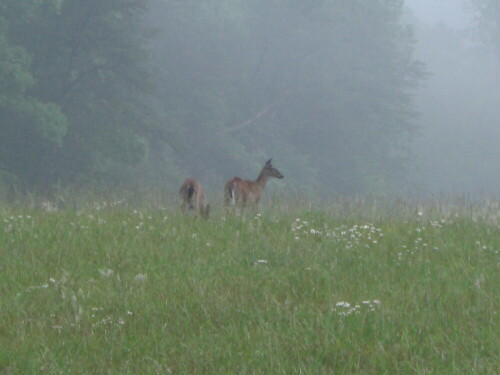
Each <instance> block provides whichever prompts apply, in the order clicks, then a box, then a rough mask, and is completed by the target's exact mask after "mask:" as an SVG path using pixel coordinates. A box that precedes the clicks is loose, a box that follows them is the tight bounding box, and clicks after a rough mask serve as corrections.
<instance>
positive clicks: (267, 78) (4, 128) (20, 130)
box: [0, 0, 500, 196]
mask: <svg viewBox="0 0 500 375" xmlns="http://www.w3.org/2000/svg"><path fill="white" fill-rule="evenodd" d="M469 5H470V11H471V12H473V14H474V25H473V26H471V28H470V35H472V34H473V36H471V37H470V39H471V40H473V41H474V43H475V44H474V48H476V50H478V51H479V50H480V52H478V53H481V54H484V55H487V56H488V60H487V61H488V63H484V64H485V65H484V67H483V66H477V65H476V69H477V71H481V72H484V71H487V72H489V74H490V75H489V78H488V79H484V82H485V84H486V85H488V84H489V89H487V90H486V91H484V90H483V92H486V94H487V95H485V97H487V98H489V100H490V104H489V106H488V109H487V110H481V109H478V110H477V111H479V112H481V113H480V114H481V115H482V118H483V120H484V121H483V127H485V128H486V129H487V131H485V132H479V133H478V134H479V136H478V137H476V138H478V139H476V140H477V142H479V143H478V148H479V149H481V150H486V151H484V152H485V153H486V154H485V155H486V156H485V161H484V162H481V161H480V163H482V164H481V165H483V167H484V170H483V174H481V171H479V172H478V169H477V168H476V167H475V165H471V166H469V167H468V168H469V170H470V171H474V173H476V175H475V177H474V179H475V180H478V181H479V180H485V181H488V182H489V186H495V185H498V184H497V182H498V177H496V178H495V177H494V169H495V167H494V166H495V164H496V162H497V161H498V160H497V157H498V151H495V149H496V146H495V145H494V143H495V139H496V138H495V137H498V116H497V115H498V109H495V108H496V107H495V105H494V98H495V95H497V96H498V93H495V90H494V87H498V86H495V85H496V83H498V80H499V78H498V68H497V65H496V64H497V63H498V59H499V57H500V31H499V30H500V7H499V5H498V3H497V1H496V0H475V1H472V0H471V1H469ZM438 33H439V35H440V37H441V39H439V38H436V36H437V35H438ZM429 34H432V35H431V36H429ZM426 35H427V37H428V39H429V40H434V41H435V43H436V44H435V45H434V47H433V48H435V49H436V50H438V49H440V46H444V45H446V46H449V45H450V40H453V38H455V36H453V35H450V33H446V31H443V30H440V31H438V30H436V29H428V30H421V29H420V30H419V29H418V28H417V29H416V28H415V27H414V25H413V22H412V18H411V15H409V14H408V10H407V8H406V6H405V4H404V1H401V0H379V1H373V0H370V1H368V0H300V1H299V0H288V1H284V0H238V1H228V0H208V1H203V2H199V1H193V0H182V1H180V0H106V1H103V0H23V1H18V0H1V1H0V193H2V194H4V193H8V192H11V191H16V192H40V193H42V194H46V193H50V192H52V191H54V190H57V189H71V188H78V189H81V188H84V189H87V188H88V189H92V188H95V187H106V188H110V189H118V188H127V187H131V186H147V187H152V188H160V189H165V190H166V191H171V192H174V191H176V189H178V187H179V186H180V183H181V182H182V180H183V179H184V178H186V177H189V176H193V177H196V178H198V179H199V180H201V181H203V182H204V183H205V184H206V185H207V186H208V187H209V190H210V189H212V190H220V189H222V186H223V183H224V181H225V180H226V179H227V178H229V177H232V176H234V175H242V176H245V177H246V176H248V178H254V177H256V175H257V173H258V170H259V169H260V168H261V166H262V164H263V162H264V161H265V160H267V159H269V158H271V157H272V158H273V162H274V163H275V165H276V166H277V167H279V169H280V171H282V172H283V174H284V175H285V176H286V178H285V180H283V184H280V186H281V188H282V189H286V190H288V191H290V192H306V193H310V194H311V195H312V196H320V195H329V194H333V193H343V194H349V195H352V194H363V193H371V194H382V193H384V194H393V193H398V192H419V191H426V189H427V188H428V187H426V185H425V183H422V182H421V180H422V179H426V177H425V176H424V177H422V176H420V177H419V176H418V173H416V172H415V170H420V171H422V169H423V170H424V171H425V168H426V166H427V168H431V169H432V168H433V161H432V160H434V162H435V158H431V157H430V155H432V152H433V151H436V150H441V149H442V147H440V146H439V144H438V143H436V140H439V139H442V138H439V137H440V134H439V131H438V130H436V129H438V125H437V124H438V123H442V122H443V118H444V121H448V120H450V119H451V121H455V120H456V121H458V123H459V126H461V129H465V130H464V132H462V133H460V132H458V133H457V134H465V136H467V134H468V132H473V131H472V127H473V126H476V125H477V124H472V121H476V120H475V118H477V116H476V114H477V113H476V112H474V111H469V112H468V114H467V116H469V117H465V116H462V114H463V113H465V112H463V111H464V109H463V108H464V106H463V105H460V103H461V102H462V101H460V100H459V101H456V102H454V101H453V100H452V99H449V102H448V107H442V106H439V108H438V109H437V110H436V111H434V112H432V113H431V114H429V111H427V112H425V109H424V110H422V106H427V107H429V106H432V105H436V101H435V100H432V94H435V95H439V94H436V92H437V91H436V90H434V91H433V92H432V93H431V94H429V91H428V90H430V88H431V89H432V85H428V84H427V83H428V82H429V80H432V77H433V75H434V74H435V72H434V71H433V69H434V68H435V66H431V68H432V70H430V69H429V65H428V61H423V60H422V58H420V55H418V52H419V50H418V48H419V47H418V42H419V40H418V38H424V37H425V36H426ZM436 41H441V43H442V44H441V45H440V44H439V43H438V42H436ZM454 45H455V46H456V43H455V44H454ZM420 51H421V52H422V48H421V49H420ZM427 51H429V49H428V50H427ZM448 51H449V50H448ZM424 52H425V51H424ZM422 53H423V52H422ZM467 53H468V52H467ZM449 61H450V63H452V64H453V63H454V61H453V58H452V57H450V58H449ZM483 61H485V60H484V59H483V60H481V63H482V62H483ZM486 66H488V67H489V68H488V69H486ZM495 67H496V68H495ZM440 69H441V71H442V72H446V71H447V70H448V71H449V70H450V69H451V70H453V69H454V68H450V67H449V66H447V67H446V66H445V67H443V66H442V67H441V68H440ZM457 71H458V70H457ZM495 72H496V73H495ZM463 76H464V75H462V76H460V77H463ZM452 79H453V78H452ZM460 79H461V78H460ZM431 82H432V81H431ZM434 82H435V81H434ZM459 82H462V83H463V86H465V84H466V83H465V82H466V81H465V80H463V79H462V80H459ZM475 82H476V83H477V81H475ZM488 82H489V83H488ZM491 82H493V83H491ZM438 86H439V85H438ZM429 87H430V88H429ZM441 87H442V86H441ZM477 87H478V89H484V87H483V86H481V84H480V83H478V84H477ZM423 88H424V89H423ZM462 88H463V87H462V86H460V85H459V84H457V90H458V91H460V90H461V89H462ZM425 90H427V91H425ZM488 90H489V91H488ZM496 91H498V90H496ZM422 93H424V94H425V96H424V95H423V94H422ZM449 94H450V93H447V92H444V93H443V95H444V96H445V97H448V98H449V97H450V95H449ZM490 94H491V95H490ZM471 95H472V96H474V94H471ZM429 98H431V99H429ZM469 99H470V98H465V99H463V100H469ZM426 100H427V102H426ZM467 108H469V107H467ZM422 111H423V112H425V113H424V115H422V114H421V112H422ZM447 113H448V114H452V116H449V117H446V114H447ZM440 116H441V117H440ZM463 119H465V120H463ZM461 120H462V122H460V121H461ZM423 121H425V124H426V125H427V126H434V124H436V126H435V127H433V128H432V129H433V130H434V131H435V132H436V133H437V134H435V138H433V139H434V143H432V142H427V141H425V142H423V141H422V140H421V139H420V140H419V134H420V133H421V129H422V122H423ZM450 125H451V124H450ZM488 129H489V130H488ZM488 131H490V132H491V131H493V134H489V133H488ZM445 138H446V137H445ZM468 139H469V138H464V139H463V143H465V144H467V142H468V141H467V140H468ZM460 142H462V138H461V139H460V140H459V141H458V142H453V145H452V146H449V150H448V151H449V154H450V155H453V153H460V151H461V150H462V149H463V148H462V146H460ZM484 142H490V143H489V144H484ZM419 150H424V151H425V152H421V153H420V154H419ZM445 151H446V150H445ZM448 151H446V152H448ZM481 155H483V154H481ZM481 157H482V156H481ZM497 166H498V165H497ZM419 168H420V169H419ZM440 168H441V169H438V170H437V172H436V171H434V174H435V175H442V174H443V173H446V172H447V171H452V170H453V167H450V166H447V165H446V164H443V163H442V165H440ZM454 168H455V170H462V169H463V166H458V167H454ZM465 169H466V171H467V168H465ZM464 173H465V172H464ZM467 176H468V175H467ZM436 179H438V177H436V178H435V179H434V180H432V179H430V180H431V181H430V185H431V187H435V188H436V189H446V188H447V187H448V186H447V185H446V184H443V183H440V182H439V181H437V180H436ZM464 179H465V177H463V178H458V177H457V178H456V179H455V182H456V183H457V184H461V183H462V182H461V181H462V180H464ZM417 180H420V182H417ZM433 181H434V185H433ZM436 181H437V182H436ZM462 185H463V184H462ZM468 187H469V186H467V188H468ZM473 188H474V186H473V185H471V186H470V189H473Z"/></svg>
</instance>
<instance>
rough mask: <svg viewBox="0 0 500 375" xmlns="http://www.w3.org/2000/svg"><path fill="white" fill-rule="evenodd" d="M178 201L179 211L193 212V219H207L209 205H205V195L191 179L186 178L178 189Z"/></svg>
mask: <svg viewBox="0 0 500 375" xmlns="http://www.w3.org/2000/svg"><path fill="white" fill-rule="evenodd" d="M179 200H180V203H181V210H182V212H183V213H187V212H188V210H195V217H202V218H203V219H208V216H209V214H210V205H209V204H207V205H205V193H204V192H203V186H202V185H201V184H200V183H199V182H198V181H196V180H195V179H193V178H188V179H186V181H184V183H183V184H182V186H181V188H180V189H179Z"/></svg>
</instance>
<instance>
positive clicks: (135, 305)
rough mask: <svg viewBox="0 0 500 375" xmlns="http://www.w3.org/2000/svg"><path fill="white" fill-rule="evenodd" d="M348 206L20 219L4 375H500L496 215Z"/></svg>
mask: <svg viewBox="0 0 500 375" xmlns="http://www.w3.org/2000/svg"><path fill="white" fill-rule="evenodd" d="M346 202H347V203H346ZM346 202H337V203H333V204H332V205H331V206H330V207H327V208H324V209H322V210H321V211H320V210H316V211H315V210H306V209H300V208H295V209H294V208H289V207H288V208H286V209H282V210H270V211H264V212H262V214H261V215H255V214H254V213H252V212H247V213H246V214H245V215H242V216H236V215H233V216H228V217H225V215H223V214H222V213H221V212H220V213H217V212H216V213H215V214H214V216H213V217H212V218H211V219H210V220H209V221H201V220H192V218H190V217H183V216H181V215H180V214H178V213H177V212H176V211H175V210H173V209H167V210H165V209H160V208H153V207H152V206H151V207H142V208H141V209H140V210H139V209H137V210H134V208H127V207H119V206H117V207H109V205H108V206H107V207H99V206H98V205H97V206H96V205H94V206H89V207H85V208H81V209H79V210H76V209H65V210H59V211H55V212H45V211H43V210H41V209H34V208H33V209H26V208H19V207H18V208H14V207H7V206H5V205H4V206H3V207H1V208H0V373H1V374H170V373H172V374H498V373H499V371H500V368H499V363H500V354H499V348H500V332H499V324H498V322H499V317H498V309H499V297H500V292H499V290H500V288H499V287H498V286H499V285H500V277H499V275H500V254H499V251H500V229H499V228H500V227H499V223H498V218H499V211H498V202H492V203H490V205H489V206H479V205H478V206H474V207H471V206H468V205H460V204H458V205H455V206H453V205H451V206H447V207H444V205H443V206H440V205H436V204H430V205H428V206H425V205H412V204H409V203H408V204H407V203H402V202H399V203H398V204H396V205H393V206H391V207H378V206H376V205H369V204H363V203H359V204H358V203H355V202H348V201H346ZM419 207H420V208H419ZM419 210H423V213H421V212H419ZM347 304H349V306H348V305H347Z"/></svg>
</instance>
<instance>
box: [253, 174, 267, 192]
mask: <svg viewBox="0 0 500 375" xmlns="http://www.w3.org/2000/svg"><path fill="white" fill-rule="evenodd" d="M267 180H269V175H268V174H267V173H265V171H264V170H263V171H262V172H260V174H259V177H257V179H256V180H255V182H254V184H253V185H254V186H255V188H256V189H258V190H259V191H262V190H264V188H265V187H266V184H267Z"/></svg>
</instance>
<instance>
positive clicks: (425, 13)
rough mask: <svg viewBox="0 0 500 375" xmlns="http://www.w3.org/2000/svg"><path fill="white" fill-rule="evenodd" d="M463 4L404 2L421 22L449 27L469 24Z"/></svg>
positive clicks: (429, 0)
mask: <svg viewBox="0 0 500 375" xmlns="http://www.w3.org/2000/svg"><path fill="white" fill-rule="evenodd" d="M464 3H465V1H464V0H406V4H407V6H408V7H409V8H410V9H411V10H412V11H413V12H414V14H415V15H416V16H417V18H419V19H420V20H421V21H423V22H425V23H429V24H437V23H444V24H446V25H448V26H451V27H462V26H465V25H466V24H467V23H468V22H469V20H470V15H469V14H467V12H466V11H465V9H464V8H465V5H464Z"/></svg>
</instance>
